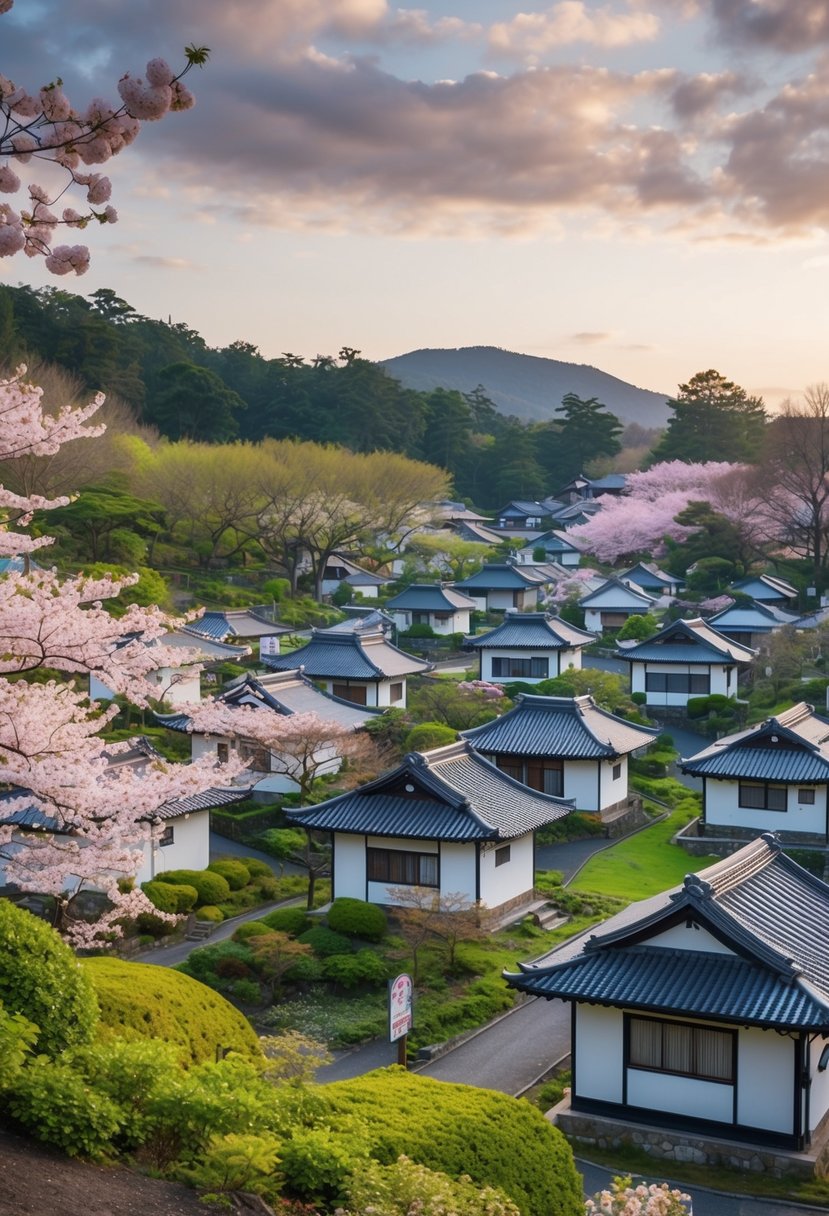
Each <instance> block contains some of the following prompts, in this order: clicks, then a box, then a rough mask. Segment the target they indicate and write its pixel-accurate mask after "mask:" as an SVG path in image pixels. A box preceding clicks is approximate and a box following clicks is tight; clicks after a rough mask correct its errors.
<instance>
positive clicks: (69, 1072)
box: [7, 1056, 123, 1157]
mask: <svg viewBox="0 0 829 1216" xmlns="http://www.w3.org/2000/svg"><path fill="white" fill-rule="evenodd" d="M7 1102H8V1106H7V1109H8V1111H9V1114H11V1115H13V1116H14V1118H15V1119H16V1120H17V1121H18V1123H20V1124H22V1126H23V1127H25V1128H26V1130H27V1131H28V1132H30V1133H31V1134H32V1135H33V1136H35V1137H36V1138H37V1139H38V1140H43V1141H45V1142H46V1143H47V1144H51V1145H54V1146H55V1147H56V1148H59V1149H61V1151H62V1152H64V1153H67V1154H68V1155H69V1156H70V1157H77V1156H84V1157H100V1156H102V1155H103V1153H104V1152H106V1150H107V1149H108V1148H109V1146H110V1142H111V1141H112V1138H113V1136H114V1135H115V1133H116V1132H117V1131H118V1129H119V1127H120V1125H121V1122H122V1119H123V1113H122V1111H121V1110H120V1109H119V1108H118V1106H116V1104H115V1103H114V1102H112V1101H111V1100H110V1099H109V1098H107V1097H106V1096H105V1095H104V1094H102V1093H100V1092H98V1091H97V1090H96V1089H93V1088H92V1087H90V1086H89V1085H88V1084H87V1083H86V1081H85V1080H84V1078H83V1077H82V1076H80V1075H79V1074H78V1073H77V1072H76V1071H75V1070H74V1069H72V1068H71V1067H70V1066H69V1065H68V1064H63V1063H57V1062H54V1061H52V1060H47V1059H46V1058H45V1057H44V1056H41V1057H39V1058H38V1059H36V1060H34V1061H33V1062H32V1063H31V1064H30V1065H29V1066H28V1068H24V1069H22V1070H21V1072H20V1073H19V1074H18V1076H17V1078H16V1079H15V1085H14V1089H13V1090H12V1091H11V1092H10V1093H9V1094H8V1095H7Z"/></svg>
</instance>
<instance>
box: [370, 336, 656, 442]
mask: <svg viewBox="0 0 829 1216" xmlns="http://www.w3.org/2000/svg"><path fill="white" fill-rule="evenodd" d="M380 365H381V367H385V368H386V370H387V371H388V372H389V374H390V375H391V376H394V378H395V380H399V381H400V382H401V383H402V384H403V385H404V386H405V387H406V388H412V389H418V390H420V391H427V392H428V391H429V390H430V389H433V388H456V389H459V390H460V391H461V392H463V393H466V392H469V391H470V390H471V389H474V388H476V387H477V385H479V384H482V385H483V386H484V388H485V389H486V391H487V395H488V396H489V397H490V398H491V400H492V401H493V402H494V403H495V405H497V406H498V409H499V410H500V411H501V412H502V413H503V414H514V415H515V416H516V417H518V418H521V419H523V420H524V421H534V422H536V421H538V422H541V421H544V420H546V419H548V418H550V417H551V416H552V415H553V413H554V412H555V410H557V409H558V407H559V406H560V405H561V399H562V397H564V395H565V394H566V393H576V394H577V395H578V396H579V397H582V398H584V399H587V398H590V397H597V398H598V400H599V401H601V402H602V403H603V404H604V405H606V406H607V408H608V409H609V410H610V411H611V413H613V414H616V415H617V417H618V418H620V419H621V420H622V421H623V422H638V423H639V424H640V425H641V426H645V427H655V426H665V425H666V423H667V421H668V412H669V411H668V407H667V405H666V399H667V397H668V394H667V393H665V394H662V393H653V392H651V391H650V390H649V389H645V388H637V387H636V386H635V385H633V384H628V383H627V382H626V381H625V380H619V379H618V378H617V377H616V376H611V375H609V373H608V372H603V371H600V370H599V368H597V367H590V366H589V365H588V364H586V363H562V362H561V360H559V359H542V358H538V357H537V356H535V355H519V354H517V353H516V352H515V351H511V350H501V349H500V347H498V346H460V347H457V348H446V349H441V348H434V349H429V348H427V349H425V350H412V351H409V352H408V354H405V355H396V356H395V357H394V358H392V359H381V360H380Z"/></svg>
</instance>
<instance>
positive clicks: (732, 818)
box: [705, 777, 826, 835]
mask: <svg viewBox="0 0 829 1216" xmlns="http://www.w3.org/2000/svg"><path fill="white" fill-rule="evenodd" d="M799 789H810V790H811V789H813V790H814V791H815V801H814V804H812V805H810V804H809V803H802V804H801V803H799V802H798V800H797V792H798V790H799ZM739 799H740V791H739V782H738V781H717V780H715V779H714V778H713V777H709V778H708V780H707V781H706V783H705V822H706V823H707V824H710V825H711V827H715V826H720V827H739V828H754V829H756V830H757V831H758V832H811V833H817V834H819V835H822V834H823V833H824V832H825V831H826V786H825V785H817V786H816V785H809V783H808V782H805V781H804V782H803V783H802V784H799V785H790V786H789V787H788V810H787V811H763V810H754V809H752V808H751V807H741V806H740V805H739Z"/></svg>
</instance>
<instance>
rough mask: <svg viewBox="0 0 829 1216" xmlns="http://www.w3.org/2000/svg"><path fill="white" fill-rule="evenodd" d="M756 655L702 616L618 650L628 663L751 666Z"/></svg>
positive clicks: (661, 630)
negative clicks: (630, 661) (743, 664)
mask: <svg viewBox="0 0 829 1216" xmlns="http://www.w3.org/2000/svg"><path fill="white" fill-rule="evenodd" d="M755 653H756V652H755V651H754V650H752V649H751V648H750V647H749V646H743V645H742V643H740V642H734V641H732V639H731V638H727V637H725V635H724V634H722V633H720V632H719V631H718V630H717V629H715V628H714V627H713V625H710V624H709V623H708V622H707V621H704V620H703V619H702V617H694V618H692V619H689V620H679V621H672V622H671V623H670V624H668V625H664V626H663V627H662V629H660V631H659V633H657V634H654V636H653V637H652V638H648V639H647V640H646V641H644V642H637V643H636V644H635V645H633V646H626V647H624V648H620V649H619V650H617V651H616V654H617V656H618V657H619V658H623V659H628V660H639V661H645V662H647V661H651V662H672V661H674V660H676V661H680V662H683V663H711V662H720V663H747V662H749V661H750V660H751V659H752V658H753V657H754V655H755Z"/></svg>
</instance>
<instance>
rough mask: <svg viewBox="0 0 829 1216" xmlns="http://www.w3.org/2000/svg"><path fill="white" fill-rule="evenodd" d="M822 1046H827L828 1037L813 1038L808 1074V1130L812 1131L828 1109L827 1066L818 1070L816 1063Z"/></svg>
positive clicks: (828, 1043) (828, 1083)
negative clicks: (821, 1070) (810, 1084)
mask: <svg viewBox="0 0 829 1216" xmlns="http://www.w3.org/2000/svg"><path fill="white" fill-rule="evenodd" d="M824 1047H829V1039H815V1041H814V1042H813V1043H812V1045H811V1048H810V1061H809V1063H810V1069H809V1072H810V1075H811V1079H812V1087H811V1092H810V1094H809V1124H810V1126H809V1131H810V1132H813V1131H814V1130H815V1128H816V1127H817V1125H818V1123H820V1121H821V1119H822V1118H823V1116H824V1115H825V1114H826V1112H827V1111H829V1068H826V1069H824V1071H823V1072H818V1067H817V1066H818V1064H819V1063H820V1056H821V1053H822V1051H823V1049H824Z"/></svg>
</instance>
